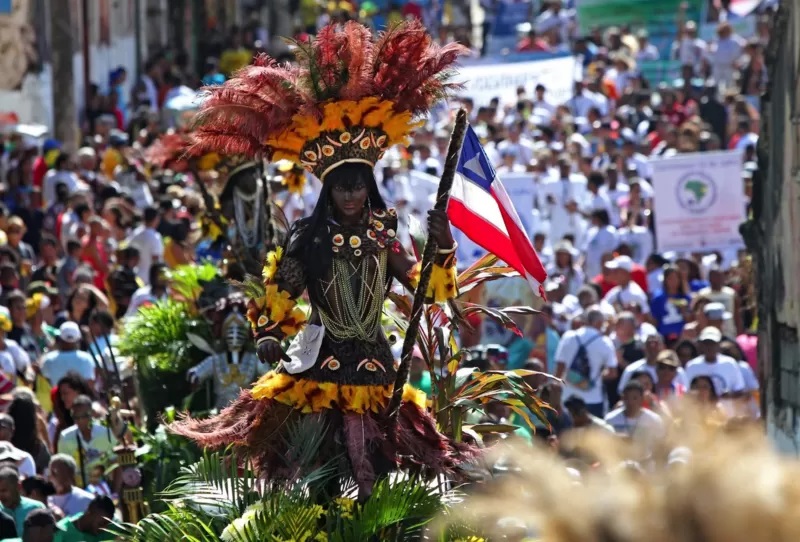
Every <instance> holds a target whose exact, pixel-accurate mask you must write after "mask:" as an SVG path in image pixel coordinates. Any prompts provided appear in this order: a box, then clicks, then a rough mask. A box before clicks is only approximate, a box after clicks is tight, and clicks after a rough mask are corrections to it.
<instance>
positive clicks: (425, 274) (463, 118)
mask: <svg viewBox="0 0 800 542" xmlns="http://www.w3.org/2000/svg"><path fill="white" fill-rule="evenodd" d="M466 132H467V112H466V111H465V110H464V109H459V110H458V114H457V115H456V123H455V126H454V127H453V133H452V134H451V135H450V146H449V147H448V149H447V161H446V162H445V165H444V171H443V172H442V178H441V180H440V181H439V189H438V191H437V193H436V204H435V205H434V206H433V208H434V209H438V210H442V211H444V210H445V209H447V201H448V199H449V198H450V188H451V187H452V186H453V178H454V177H455V174H456V168H457V167H458V159H459V156H460V151H461V144H462V143H463V142H464V135H465V134H466ZM437 249H438V246H437V243H436V239H434V238H433V237H432V236H431V234H430V232H429V233H428V239H427V240H426V241H425V250H424V251H423V252H422V265H421V271H420V276H419V284H417V289H416V291H415V292H414V303H413V305H412V306H411V319H410V320H409V323H408V331H406V338H405V340H404V341H403V351H402V354H401V356H400V367H398V368H397V379H396V380H395V382H394V391H393V393H392V398H391V400H390V401H389V406H388V407H387V409H386V412H387V414H388V417H389V426H390V427H391V426H393V425H394V423H395V421H396V419H397V413H398V411H399V410H400V401H401V399H402V398H403V387H404V386H405V385H406V381H407V380H408V373H409V371H410V369H411V354H412V352H413V350H414V343H415V342H416V341H417V335H418V334H419V322H420V320H421V318H422V312H423V309H424V307H425V293H426V292H427V291H428V283H429V282H430V279H431V272H432V271H433V259H434V258H435V257H436V250H437ZM392 433H393V431H390V432H389V434H390V435H391V434H392Z"/></svg>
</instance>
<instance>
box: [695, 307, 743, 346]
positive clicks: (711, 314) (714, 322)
mask: <svg viewBox="0 0 800 542" xmlns="http://www.w3.org/2000/svg"><path fill="white" fill-rule="evenodd" d="M703 316H705V321H706V325H707V326H711V327H715V328H717V329H718V330H720V331H721V332H722V340H723V341H730V342H733V343H735V342H736V339H734V337H735V336H736V333H735V330H732V328H733V326H732V321H733V316H732V315H731V313H730V312H728V311H727V310H725V305H723V304H722V303H714V302H711V303H707V304H706V305H705V306H704V307H703ZM729 330H732V331H733V333H728V331H729Z"/></svg>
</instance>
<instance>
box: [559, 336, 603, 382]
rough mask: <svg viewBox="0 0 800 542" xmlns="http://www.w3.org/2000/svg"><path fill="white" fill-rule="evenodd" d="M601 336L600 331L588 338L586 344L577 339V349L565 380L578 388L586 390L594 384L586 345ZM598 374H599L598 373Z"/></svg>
mask: <svg viewBox="0 0 800 542" xmlns="http://www.w3.org/2000/svg"><path fill="white" fill-rule="evenodd" d="M600 337H602V335H601V334H600V333H598V334H597V335H595V336H594V337H592V338H591V339H589V340H588V341H587V342H586V344H582V343H581V341H580V339H578V351H577V352H575V357H573V358H572V362H571V363H570V364H569V369H568V370H567V374H566V377H565V380H566V382H567V383H568V384H569V385H571V386H574V387H576V388H578V389H580V390H588V389H590V388H592V387H593V386H594V380H595V379H593V378H592V374H591V372H592V366H591V364H590V363H589V353H588V352H587V351H586V347H587V346H589V345H590V344H592V343H593V342H594V341H595V340H596V339H599V338H600ZM598 376H599V375H598Z"/></svg>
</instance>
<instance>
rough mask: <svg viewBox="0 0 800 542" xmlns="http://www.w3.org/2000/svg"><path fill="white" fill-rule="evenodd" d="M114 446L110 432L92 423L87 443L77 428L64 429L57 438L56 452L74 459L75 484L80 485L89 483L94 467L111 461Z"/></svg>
mask: <svg viewBox="0 0 800 542" xmlns="http://www.w3.org/2000/svg"><path fill="white" fill-rule="evenodd" d="M79 439H80V451H82V452H83V460H82V461H81V460H80V454H79V446H78V441H79ZM114 446H116V443H115V440H114V437H113V436H112V435H111V431H110V430H109V429H108V428H106V427H103V426H102V425H99V424H96V423H93V424H92V434H91V438H90V439H89V441H86V440H85V439H84V438H83V435H82V434H81V433H80V431H78V426H77V425H73V426H72V427H68V428H66V429H64V431H63V432H62V433H61V435H60V436H59V437H58V452H59V453H62V454H67V455H69V456H72V457H73V458H74V459H75V463H77V464H78V473H77V475H76V482H78V483H81V482H82V481H83V480H86V483H87V484H88V483H89V474H91V472H92V468H94V466H95V465H104V464H106V463H108V461H109V460H110V459H113V455H114ZM81 465H83V476H81V471H80V469H81Z"/></svg>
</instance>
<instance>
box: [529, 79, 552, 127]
mask: <svg viewBox="0 0 800 542" xmlns="http://www.w3.org/2000/svg"><path fill="white" fill-rule="evenodd" d="M546 91H547V89H546V88H545V86H544V85H543V84H541V83H537V85H536V89H535V91H534V92H535V93H536V99H534V100H533V101H532V104H533V114H534V115H538V116H546V117H547V121H548V122H549V121H550V119H552V118H553V116H554V115H555V114H556V107H555V106H554V105H553V104H551V103H550V102H548V101H547V100H545V97H544V94H545V92H546ZM543 124H544V123H543Z"/></svg>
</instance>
